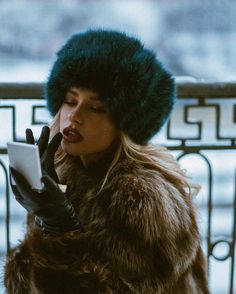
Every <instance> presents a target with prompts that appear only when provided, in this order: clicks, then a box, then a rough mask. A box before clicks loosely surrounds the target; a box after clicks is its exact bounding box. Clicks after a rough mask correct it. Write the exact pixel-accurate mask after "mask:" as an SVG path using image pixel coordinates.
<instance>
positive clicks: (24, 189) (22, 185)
mask: <svg viewBox="0 0 236 294" xmlns="http://www.w3.org/2000/svg"><path fill="white" fill-rule="evenodd" d="M10 171H11V175H12V178H13V179H14V181H15V182H16V186H17V189H18V191H19V193H20V195H28V194H31V193H32V192H31V191H32V189H31V187H30V184H29V183H28V181H27V180H26V179H25V177H24V176H23V175H22V174H21V173H19V172H18V171H17V170H15V169H14V168H13V167H10Z"/></svg>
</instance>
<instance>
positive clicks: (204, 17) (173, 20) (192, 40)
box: [0, 0, 236, 82]
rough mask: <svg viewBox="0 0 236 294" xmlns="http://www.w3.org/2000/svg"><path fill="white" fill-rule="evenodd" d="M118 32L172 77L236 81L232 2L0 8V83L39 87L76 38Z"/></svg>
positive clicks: (6, 4)
mask: <svg viewBox="0 0 236 294" xmlns="http://www.w3.org/2000/svg"><path fill="white" fill-rule="evenodd" d="M94 27H96V28H109V29H118V30H121V31H124V32H127V33H130V34H132V35H135V36H137V37H139V38H141V40H142V41H143V42H144V44H145V45H146V46H148V47H149V48H151V49H153V50H154V51H155V52H156V54H157V55H158V56H159V57H160V58H161V59H162V60H163V62H164V63H165V64H166V66H167V67H168V68H169V69H170V70H171V71H172V72H173V74H175V75H177V76H191V77H194V78H198V79H210V80H221V81H222V80H232V79H234V80H235V79H236V50H235V43H236V42H235V41H236V1H235V0H113V1H109V0H98V1H95V0H86V1H85V0H61V1H56V0H50V1H46V0H31V1H29V0H11V1H9V0H0V81H2V82H3V81H7V82H8V81H44V80H45V79H46V77H47V74H48V70H49V69H50V66H51V64H52V62H53V60H54V58H55V53H56V51H57V50H58V48H59V47H60V46H61V45H62V44H63V43H64V42H65V41H66V39H67V38H68V37H69V36H70V35H71V34H73V33H75V32H80V31H84V30H86V29H88V28H94Z"/></svg>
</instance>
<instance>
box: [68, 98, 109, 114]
mask: <svg viewBox="0 0 236 294" xmlns="http://www.w3.org/2000/svg"><path fill="white" fill-rule="evenodd" d="M64 103H65V104H67V105H69V106H74V105H76V102H70V101H64ZM89 109H90V110H92V111H93V112H95V113H106V110H105V109H103V108H96V107H89Z"/></svg>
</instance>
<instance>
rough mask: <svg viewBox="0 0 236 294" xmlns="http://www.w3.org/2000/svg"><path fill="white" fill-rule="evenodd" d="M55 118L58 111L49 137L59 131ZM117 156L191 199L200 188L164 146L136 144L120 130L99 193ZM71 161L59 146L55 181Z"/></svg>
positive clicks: (114, 164) (56, 155)
mask: <svg viewBox="0 0 236 294" xmlns="http://www.w3.org/2000/svg"><path fill="white" fill-rule="evenodd" d="M59 119H60V110H59V111H58V113H57V114H56V116H55V117H54V119H53V121H52V123H51V125H50V129H51V132H50V136H51V138H52V137H53V136H54V135H55V134H56V133H58V132H59ZM121 154H125V156H126V157H127V158H129V159H131V160H132V161H134V162H136V163H138V164H140V165H141V166H143V167H145V168H146V172H147V173H150V174H153V173H156V172H158V173H161V175H162V176H163V177H165V179H166V180H168V181H169V182H171V183H173V184H174V185H176V187H177V188H178V189H179V190H180V191H181V192H182V193H187V194H189V195H192V196H195V195H196V194H198V192H199V190H200V189H201V186H200V185H198V184H194V183H191V184H190V183H189V182H188V176H187V175H186V171H185V170H183V169H181V168H180V165H179V163H178V162H177V161H176V160H175V159H174V156H173V155H172V154H171V153H170V152H168V150H167V148H166V147H164V146H158V145H153V144H148V145H139V144H136V143H135V142H133V140H132V139H131V138H130V137H129V136H128V135H127V134H125V133H124V132H122V131H121V132H120V140H119V143H118V145H117V148H116V151H115V154H114V158H113V160H112V162H111V164H110V166H109V168H108V170H107V173H106V175H105V177H104V179H103V181H102V184H101V187H100V190H99V192H101V191H102V189H103V187H104V186H105V184H106V182H107V180H108V177H109V175H110V173H111V171H112V170H113V169H114V167H115V166H116V164H117V163H118V161H119V159H120V157H121ZM71 159H72V161H73V157H71V156H70V155H68V154H66V153H65V152H64V151H63V150H62V148H61V146H59V148H58V150H57V152H56V154H55V167H56V171H57V173H58V176H59V178H62V177H63V176H62V175H64V176H65V175H66V171H67V170H68V167H69V165H70V164H71ZM99 192H98V193H99Z"/></svg>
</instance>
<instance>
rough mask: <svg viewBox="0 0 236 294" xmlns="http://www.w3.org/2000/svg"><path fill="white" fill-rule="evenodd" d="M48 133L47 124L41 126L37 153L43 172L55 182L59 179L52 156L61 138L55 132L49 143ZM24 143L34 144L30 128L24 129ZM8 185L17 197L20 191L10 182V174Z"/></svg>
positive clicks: (59, 134) (60, 135)
mask: <svg viewBox="0 0 236 294" xmlns="http://www.w3.org/2000/svg"><path fill="white" fill-rule="evenodd" d="M49 135H50V129H49V127H48V126H44V127H43V128H42V131H41V134H40V137H39V140H38V142H37V145H38V148H39V155H40V161H41V167H42V172H43V174H44V173H46V174H48V175H49V176H50V177H51V178H53V180H54V181H55V182H57V183H59V179H58V176H57V173H56V171H55V166H54V157H55V152H56V151H57V149H58V147H59V145H60V142H61V140H62V134H61V133H57V134H56V135H55V136H54V137H53V138H52V140H51V142H50V143H49ZM26 143H27V144H35V140H34V135H33V132H32V130H31V129H26ZM10 185H11V189H12V192H13V193H14V195H15V196H16V197H17V198H19V197H20V192H19V191H18V189H17V186H16V185H13V184H12V180H11V175H10Z"/></svg>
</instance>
